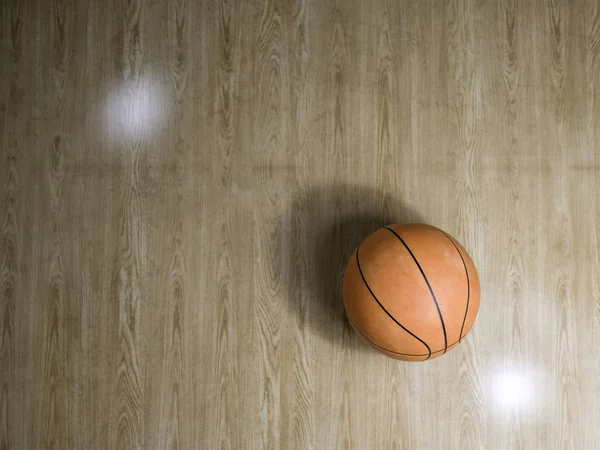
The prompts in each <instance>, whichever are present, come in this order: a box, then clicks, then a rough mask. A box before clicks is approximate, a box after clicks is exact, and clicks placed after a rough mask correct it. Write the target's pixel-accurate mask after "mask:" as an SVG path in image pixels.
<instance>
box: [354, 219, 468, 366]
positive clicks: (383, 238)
mask: <svg viewBox="0 0 600 450" xmlns="http://www.w3.org/2000/svg"><path fill="white" fill-rule="evenodd" d="M343 297H344V308H345V309H346V315H347V316H348V320H349V321H350V324H351V325H352V327H353V328H354V329H355V330H356V331H357V332H358V333H359V334H360V335H361V336H362V337H363V338H364V339H365V340H366V341H367V342H368V343H369V344H371V345H372V346H373V347H374V348H376V349H377V350H379V351H380V352H382V353H384V354H385V355H387V356H390V357H392V358H396V359H402V360H406V361H425V360H427V359H431V358H436V357H438V356H441V355H443V354H445V353H446V352H448V351H449V350H450V349H452V348H453V347H455V346H456V345H458V343H460V341H461V340H462V339H464V337H465V335H466V334H467V333H468V332H469V330H470V329H471V326H472V325H473V321H474V320H475V317H476V316H477V311H478V310H479V277H478V276H477V271H476V270H475V265H474V264H473V261H472V260H471V258H470V256H469V255H468V253H467V252H466V250H465V249H464V248H463V246H462V245H460V244H459V243H458V241H456V240H455V239H454V238H453V237H452V236H450V235H448V234H447V233H445V232H443V231H442V230H439V229H438V228H435V227H432V226H429V225H423V224H404V225H389V226H387V227H384V228H381V229H379V230H377V231H376V232H374V233H373V234H371V235H370V236H368V237H367V238H366V239H365V240H364V241H363V242H362V243H361V244H360V245H359V246H358V248H357V249H356V250H355V251H354V253H353V254H352V257H351V258H350V261H349V262H348V266H347V267H346V272H345V273H344V284H343Z"/></svg>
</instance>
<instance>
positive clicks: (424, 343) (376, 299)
mask: <svg viewBox="0 0 600 450" xmlns="http://www.w3.org/2000/svg"><path fill="white" fill-rule="evenodd" d="M359 250H360V245H359V246H358V248H357V249H356V265H357V266H358V272H359V273H360V276H361V278H362V280H363V283H365V286H366V287H367V289H368V290H369V292H370V293H371V297H373V299H374V300H375V301H376V302H377V304H378V305H379V307H380V308H381V309H383V311H384V312H385V313H386V314H387V315H388V316H389V317H390V319H392V320H393V321H394V322H396V324H397V325H398V326H399V327H400V328H402V329H403V330H404V331H406V332H407V333H408V334H410V335H411V336H412V337H414V338H415V339H417V340H418V341H419V342H420V343H421V344H423V345H424V346H425V347H427V351H428V352H429V354H428V355H427V358H426V359H429V357H430V356H431V348H429V345H427V343H426V342H425V341H424V340H423V339H421V338H420V337H419V336H417V335H416V334H414V333H412V332H411V331H409V330H408V329H407V328H406V327H405V326H404V325H402V324H401V323H400V322H398V321H397V320H396V318H395V317H394V316H392V315H391V314H390V313H389V312H388V310H387V309H385V307H384V306H383V305H382V304H381V302H380V301H379V299H378V298H377V297H376V296H375V294H374V293H373V291H372V290H371V287H370V286H369V283H367V280H366V279H365V276H364V274H363V271H362V269H361V267H360V259H359V258H358V251H359Z"/></svg>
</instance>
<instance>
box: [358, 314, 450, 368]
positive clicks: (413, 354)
mask: <svg viewBox="0 0 600 450" xmlns="http://www.w3.org/2000/svg"><path fill="white" fill-rule="evenodd" d="M346 318H348V316H346ZM348 322H350V324H351V325H352V327H353V328H354V330H355V331H356V332H357V333H358V334H360V335H361V336H362V337H363V338H364V339H365V340H367V341H368V342H369V343H371V345H374V346H375V347H377V348H380V349H381V350H385V351H386V352H390V353H393V354H395V355H402V356H430V355H428V354H427V353H422V354H417V353H402V352H395V351H394V350H390V349H389V348H385V347H382V346H381V345H378V344H376V343H375V342H373V341H372V340H371V339H369V338H368V337H366V336H365V335H364V334H362V333H361V332H360V331H358V328H356V325H354V323H353V322H352V321H351V320H350V319H349V318H348ZM458 342H459V341H454V342H453V343H452V344H450V345H449V346H448V347H452V346H453V345H455V344H458ZM443 351H444V349H441V350H436V351H435V352H431V354H432V355H435V354H436V353H440V352H443ZM423 361H426V359H424V360H423Z"/></svg>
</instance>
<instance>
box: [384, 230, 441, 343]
mask: <svg viewBox="0 0 600 450" xmlns="http://www.w3.org/2000/svg"><path fill="white" fill-rule="evenodd" d="M385 229H386V230H388V231H390V232H391V233H392V234H393V235H394V236H396V237H397V238H398V239H399V240H400V242H402V244H403V245H404V247H406V250H408V253H410V256H412V259H413V261H414V262H415V264H416V265H417V267H418V268H419V271H420V272H421V275H423V279H424V280H425V283H427V287H428V288H429V292H430V293H431V296H432V297H433V301H434V302H435V307H436V308H437V312H438V315H439V316H440V321H441V323H442V330H443V331H444V353H446V350H447V349H448V335H447V334H446V325H445V324H444V317H443V316H442V310H441V309H440V305H439V304H438V301H437V298H436V297H435V294H434V292H433V288H432V287H431V284H429V280H428V279H427V276H426V275H425V272H424V271H423V268H422V267H421V264H419V261H418V260H417V258H416V256H415V255H414V254H413V252H412V251H411V249H410V247H409V246H408V245H407V244H406V242H404V239H402V238H401V237H400V235H399V234H398V233H396V232H395V231H394V230H392V229H391V228H389V227H385Z"/></svg>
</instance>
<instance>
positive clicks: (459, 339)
mask: <svg viewBox="0 0 600 450" xmlns="http://www.w3.org/2000/svg"><path fill="white" fill-rule="evenodd" d="M442 233H444V235H445V236H446V237H447V238H448V240H449V241H450V242H452V245H454V248H455V249H456V251H457V252H458V255H459V256H460V259H461V261H462V263H463V266H464V268H465V275H466V276H467V307H466V309H465V317H464V318H463V322H462V326H461V327H460V335H459V336H458V342H460V341H461V340H462V338H463V330H464V328H465V322H466V321H467V313H468V312H469V301H470V300H471V282H470V281H469V271H468V270H467V264H466V263H465V258H463V255H462V253H461V252H460V250H459V249H458V247H457V246H456V244H455V243H454V241H453V240H452V238H451V237H450V235H448V234H447V233H446V232H444V231H442Z"/></svg>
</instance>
